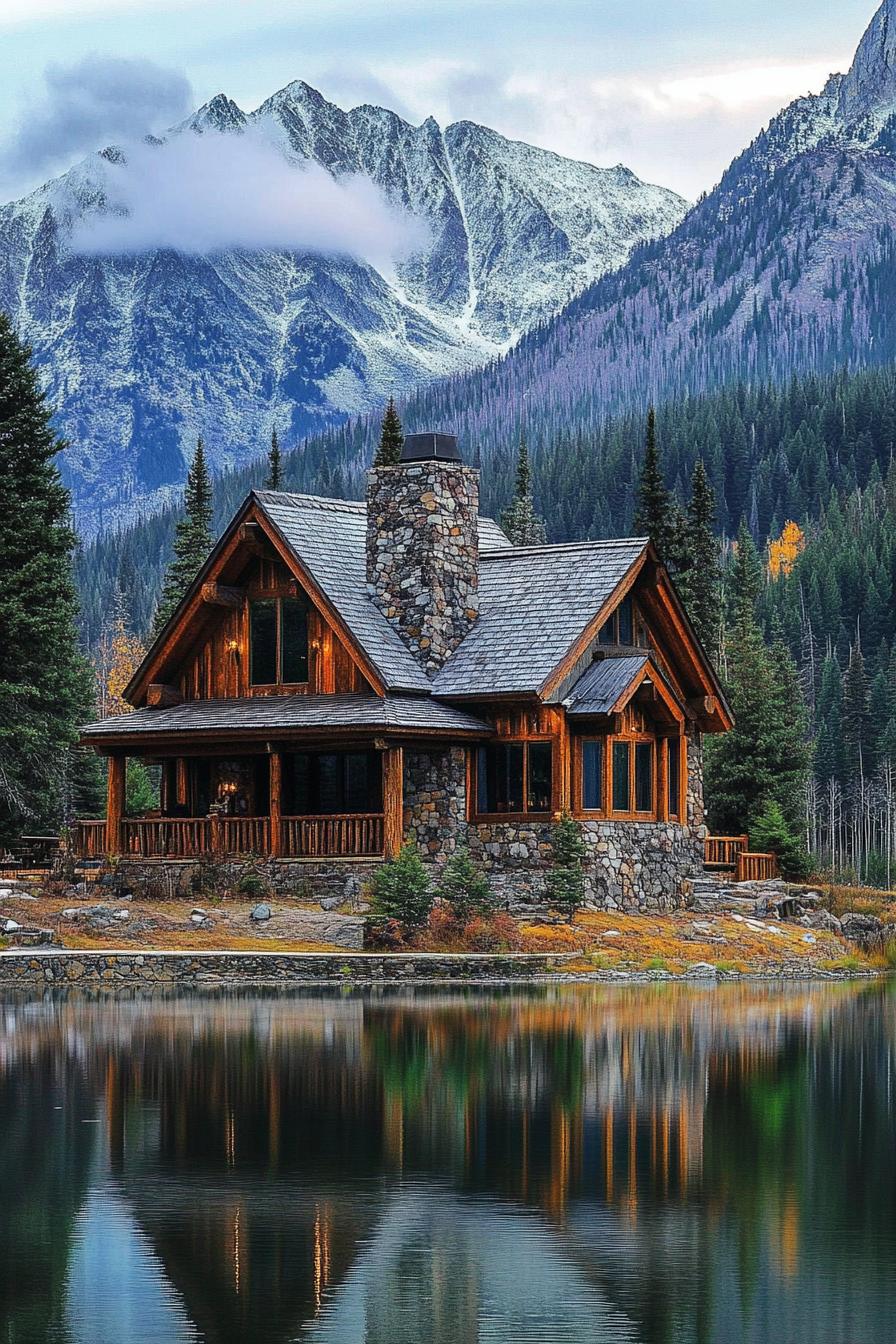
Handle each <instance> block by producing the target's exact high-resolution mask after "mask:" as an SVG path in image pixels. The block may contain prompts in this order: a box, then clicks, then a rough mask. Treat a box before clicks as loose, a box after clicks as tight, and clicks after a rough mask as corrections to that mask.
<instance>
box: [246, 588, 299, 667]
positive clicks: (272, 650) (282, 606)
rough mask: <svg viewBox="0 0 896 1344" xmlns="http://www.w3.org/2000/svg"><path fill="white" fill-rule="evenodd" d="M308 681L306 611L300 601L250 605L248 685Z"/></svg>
mask: <svg viewBox="0 0 896 1344" xmlns="http://www.w3.org/2000/svg"><path fill="white" fill-rule="evenodd" d="M307 680H308V608H307V605H306V604H305V602H304V601H302V600H301V598H292V597H276V598H267V599H265V600H263V601H258V602H250V603H249V684H250V685H251V686H283V685H285V686H292V685H299V684H301V683H302V682H306V681H307Z"/></svg>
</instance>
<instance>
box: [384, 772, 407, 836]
mask: <svg viewBox="0 0 896 1344" xmlns="http://www.w3.org/2000/svg"><path fill="white" fill-rule="evenodd" d="M403 838H404V749H403V748H402V747H386V749H385V751H384V752H383V843H384V847H385V851H386V858H387V859H394V858H395V855H396V854H397V853H398V851H399V850H400V849H401V842H402V840H403Z"/></svg>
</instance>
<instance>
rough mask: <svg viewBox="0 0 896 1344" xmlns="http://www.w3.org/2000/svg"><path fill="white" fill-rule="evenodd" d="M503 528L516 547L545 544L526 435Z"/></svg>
mask: <svg viewBox="0 0 896 1344" xmlns="http://www.w3.org/2000/svg"><path fill="white" fill-rule="evenodd" d="M501 526H502V528H503V529H504V531H505V532H506V533H507V536H508V537H509V538H510V540H511V541H512V542H513V544H514V546H541V545H543V544H544V541H545V535H546V534H545V526H544V522H543V520H542V519H541V518H540V517H539V516H538V514H537V513H536V512H535V504H534V501H533V499H532V469H531V467H530V465H529V445H528V444H527V443H526V436H525V434H520V446H519V451H518V453H517V463H516V486H515V488H514V492H513V501H512V502H511V504H510V506H509V507H508V508H506V509H505V510H504V512H503V513H502V514H501Z"/></svg>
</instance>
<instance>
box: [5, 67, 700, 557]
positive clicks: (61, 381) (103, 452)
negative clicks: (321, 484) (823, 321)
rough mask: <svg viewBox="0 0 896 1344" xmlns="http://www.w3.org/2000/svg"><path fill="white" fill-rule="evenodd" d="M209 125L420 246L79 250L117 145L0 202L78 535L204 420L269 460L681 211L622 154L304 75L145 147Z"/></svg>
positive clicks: (509, 329) (551, 302) (187, 445)
mask: <svg viewBox="0 0 896 1344" xmlns="http://www.w3.org/2000/svg"><path fill="white" fill-rule="evenodd" d="M212 133H213V134H215V135H218V136H227V137H230V136H233V137H240V136H244V135H246V134H247V133H250V134H251V135H253V136H255V137H261V138H263V139H264V141H265V143H266V144H268V145H271V146H274V147H276V149H277V151H278V153H280V154H281V155H283V156H285V159H286V161H287V162H288V163H289V164H290V165H291V166H292V167H293V168H294V169H295V171H296V172H300V171H302V170H303V168H307V165H308V164H309V163H310V164H314V165H320V167H321V168H323V169H325V170H326V171H327V172H328V173H329V174H331V175H333V177H335V178H336V179H337V180H339V181H343V180H355V179H361V180H364V181H366V182H369V183H371V184H373V185H374V186H375V187H376V188H377V189H379V191H380V192H381V194H382V195H383V196H384V197H385V198H386V199H387V201H388V202H389V203H390V205H391V206H394V207H395V208H396V210H400V211H401V212H403V214H404V215H405V216H406V217H407V218H409V219H411V220H413V221H415V222H417V223H419V224H420V225H421V232H420V238H419V242H418V244H417V245H416V246H415V247H414V248H413V249H412V250H411V251H410V252H409V254H407V255H405V256H404V257H403V258H402V259H401V260H398V261H397V262H396V264H395V265H394V266H391V265H390V266H380V267H377V266H376V265H374V264H372V263H371V262H370V261H364V260H359V259H356V258H354V257H352V256H348V255H336V256H334V255H325V254H324V253H323V252H322V251H319V250H302V251H292V250H271V249H247V248H245V247H233V248H229V249H225V250H223V251H217V252H213V253H210V254H208V255H195V254H192V255H191V254H189V253H188V252H187V251H184V250H181V249H178V248H175V247H171V246H166V247H153V248H148V249H144V250H141V251H138V252H136V253H135V252H131V253H118V254H113V255H89V254H84V253H83V252H82V251H79V250H76V245H75V246H73V238H74V239H75V240H76V239H77V236H78V235H79V233H81V232H83V230H84V228H85V226H87V227H88V228H89V226H90V225H91V223H95V222H96V221H97V220H103V219H104V218H105V219H106V220H108V218H109V217H110V216H114V215H115V214H116V212H117V211H118V209H119V206H118V203H117V202H116V200H115V199H114V196H113V195H112V194H111V193H110V189H109V181H110V173H111V172H112V171H113V170H114V169H115V168H116V167H120V165H121V164H122V162H123V161H124V162H125V164H127V162H128V154H129V151H127V150H121V149H110V150H106V151H104V152H103V153H102V154H97V155H95V156H93V157H92V158H91V159H89V160H87V161H85V162H84V163H82V164H80V165H78V166H77V167H76V168H74V169H72V170H71V171H70V172H69V173H67V174H66V175H65V176H64V177H62V178H60V179H58V180H56V181H54V182H51V183H49V184H47V185H46V186H44V187H42V188H40V189H39V190H38V191H36V192H34V193H33V194H32V195H30V196H29V197H27V198H26V199H24V200H22V201H19V202H14V203H12V204H9V205H7V206H5V207H3V208H2V209H0V306H2V307H3V308H5V309H6V310H7V311H9V312H10V314H11V315H12V317H13V320H14V322H15V324H16V326H17V328H18V330H19V331H20V333H21V334H22V335H23V336H24V337H25V338H26V339H27V340H28V341H29V342H30V343H31V345H32V346H33V348H34V351H35V355H36V358H37V360H38V363H39V364H40V365H41V367H42V369H43V371H44V374H45V378H46V383H47V387H48V391H49V394H50V397H51V399H52V401H53V403H54V404H55V405H56V406H57V407H58V413H59V424H60V428H61V430H62V432H63V433H64V435H65V436H66V438H67V439H68V444H69V446H68V448H67V450H66V455H65V462H64V471H65V475H66V478H67V481H68V483H69V484H70V486H71V488H72V490H73V494H74V498H75V504H76V509H77V512H78V515H79V519H80V522H81V526H82V527H83V529H84V530H85V531H87V532H91V531H93V530H95V529H97V528H99V527H101V526H103V525H104V524H108V523H110V522H111V521H113V520H114V519H120V518H122V517H124V516H127V515H128V513H133V512H138V511H140V510H141V509H143V508H145V507H148V506H149V505H151V504H154V503H159V502H161V501H162V500H164V499H165V498H166V496H167V495H168V494H169V493H170V492H171V490H172V489H174V488H176V487H177V486H179V485H180V484H181V483H182V481H183V478H184V475H185V457H186V456H188V455H189V453H190V452H191V451H192V445H193V443H194V441H195V438H196V435H197V434H198V433H202V434H203V435H204V436H205V439H206V443H207V446H208V450H209V453H210V456H211V459H212V462H213V464H214V466H215V468H216V469H217V470H219V471H220V470H223V469H226V468H227V467H230V466H235V465H239V464H241V463H244V462H246V461H247V460H249V458H251V457H252V456H253V455H256V454H258V453H260V452H262V451H263V450H264V448H265V445H266V443H267V441H268V439H269V436H270V431H271V428H272V427H273V426H274V425H276V426H277V428H278V430H279V432H280V436H281V439H282V440H285V441H286V442H287V443H289V442H290V441H291V440H295V439H296V438H298V437H299V436H301V435H304V434H306V433H308V432H309V431H310V430H313V429H314V428H315V427H318V426H322V425H324V424H326V423H328V422H331V421H332V420H333V419H335V418H338V417H339V416H340V415H342V414H344V413H353V412H360V411H364V410H367V409H370V408H372V407H375V406H376V405H378V404H381V403H382V401H383V400H384V398H385V397H386V396H387V395H388V394H389V393H390V392H391V391H403V390H404V389H407V388H408V387H409V386H411V385H413V384H416V383H427V382H429V381H430V380H432V379H434V378H436V377H438V376H440V375H444V374H446V373H451V372H456V371H460V370H463V369H467V368H470V367H471V366H475V365H477V364H482V363H485V362H486V361H488V360H490V359H492V358H494V357H495V356H496V355H499V354H502V353H503V352H504V351H506V349H507V348H508V347H509V346H510V345H511V344H512V343H513V342H514V341H515V340H516V339H517V338H518V337H519V336H520V335H521V334H523V333H525V332H526V331H528V330H529V329H531V328H532V327H533V326H534V325H535V324H537V323H538V322H540V321H542V320H543V319H544V318H546V317H548V316H549V315H551V314H552V313H554V312H556V311H557V309H559V308H560V307H561V306H562V305H563V304H564V303H565V302H567V301H568V300H569V299H570V298H571V297H573V296H574V295H576V294H577V293H580V292H581V291H582V290H583V289H584V288H585V287H586V286H588V285H589V284H591V283H592V282H593V281H594V280H595V279H597V278H598V277H599V276H601V275H603V274H605V273H606V272H607V271H609V270H611V269H612V268H614V267H616V266H619V265H621V264H622V263H623V262H624V261H625V260H626V258H627V257H628V256H629V255H630V253H631V251H632V248H633V247H634V246H635V245H636V244H637V243H638V242H640V241H643V240H644V239H648V238H654V237H658V236H660V235H662V234H665V233H668V231H669V230H670V229H671V228H673V227H674V226H675V225H676V224H677V223H678V221H679V220H680V219H681V218H682V216H683V214H684V212H685V209H686V205H685V202H683V201H682V200H681V199H680V198H679V197H678V196H676V195H675V194H674V193H672V192H670V191H667V190H665V189H663V188H660V187H655V186H649V185H646V184H644V183H642V182H640V181H639V180H638V179H637V178H636V177H635V176H634V175H633V174H632V173H631V172H629V171H628V170H627V169H626V168H624V167H621V166H620V167H616V168H612V169H599V168H596V167H594V166H592V165H589V164H585V163H577V162H573V161H572V160H569V159H565V158H562V157H561V156H559V155H557V154H552V153H549V152H548V151H545V150H542V149H536V148H533V147H532V146H530V145H525V144H521V143H517V142H513V141H509V140H507V139H505V138H504V137H502V136H500V135H498V134H496V133H495V132H494V131H491V130H488V129H487V128H485V127H482V126H478V125H475V124H473V123H471V122H458V123H456V124H454V125H452V126H449V127H447V128H446V129H445V130H442V129H441V128H440V127H439V126H438V125H437V124H436V122H435V121H433V120H432V119H428V120H427V121H425V122H424V123H423V124H422V125H420V126H412V125H410V124H409V123H408V122H406V121H404V120H402V118H401V117H399V116H397V115H395V114H394V113H392V112H389V111H387V110H385V109H383V108H379V107H371V106H363V107H357V108H354V109H353V110H352V111H349V112H345V111H343V110H342V109H340V108H338V107H336V106H335V105H334V104H332V103H330V102H328V101H327V100H326V99H325V98H323V97H322V96H321V94H319V93H318V92H317V91H316V90H314V89H312V88H310V87H309V86H308V85H307V84H304V83H301V82H296V83H293V84H290V85H288V86H287V87H286V88H285V89H282V90H281V91H280V92H279V93H277V94H275V95H274V96H273V97H272V98H270V99H268V100H267V102H265V103H264V104H263V105H262V106H261V107H260V108H259V109H258V110H257V111H256V112H253V113H250V114H246V113H244V112H242V111H241V110H240V108H238V107H237V106H236V104H235V103H233V102H232V101H231V100H229V99H228V98H226V97H224V96H223V95H221V96H218V97H217V98H215V99H213V100H212V101H211V102H210V103H208V104H207V105H206V106H205V107H203V108H201V109H200V110H199V111H198V112H197V113H196V114H195V115H194V116H193V117H192V118H190V120H189V121H188V122H186V123H185V124H184V125H183V126H180V127H177V128H175V130H174V131H172V132H171V133H170V135H169V136H168V137H167V138H166V141H165V142H151V143H152V144H154V145H156V146H158V152H160V153H163V152H165V145H166V144H167V145H169V146H170V145H171V143H172V141H175V140H177V138H178V137H186V136H192V135H207V134H212ZM139 149H140V152H141V153H143V154H146V153H147V149H146V146H141V147H139ZM240 189H241V187H240V183H239V182H235V183H234V192H235V193H239V191H240Z"/></svg>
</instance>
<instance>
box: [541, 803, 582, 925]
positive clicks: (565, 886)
mask: <svg viewBox="0 0 896 1344" xmlns="http://www.w3.org/2000/svg"><path fill="white" fill-rule="evenodd" d="M551 850H552V853H553V866H552V868H551V870H550V872H549V873H548V879H547V894H548V900H549V901H550V903H551V905H553V906H554V907H555V908H556V909H557V910H560V911H561V912H562V913H563V914H564V915H565V916H566V918H567V919H568V920H569V922H570V923H572V919H573V916H574V915H575V913H576V911H577V910H578V909H579V907H580V906H581V905H582V903H583V902H584V900H585V870H584V867H583V865H584V862H585V856H586V852H587V851H586V849H585V841H584V840H583V839H582V828H581V826H580V825H579V824H578V822H577V821H574V820H573V818H572V817H571V816H570V815H569V813H568V812H564V814H563V816H562V817H561V818H560V820H559V821H558V822H557V823H556V825H555V826H554V827H553V830H552V831H551Z"/></svg>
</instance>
